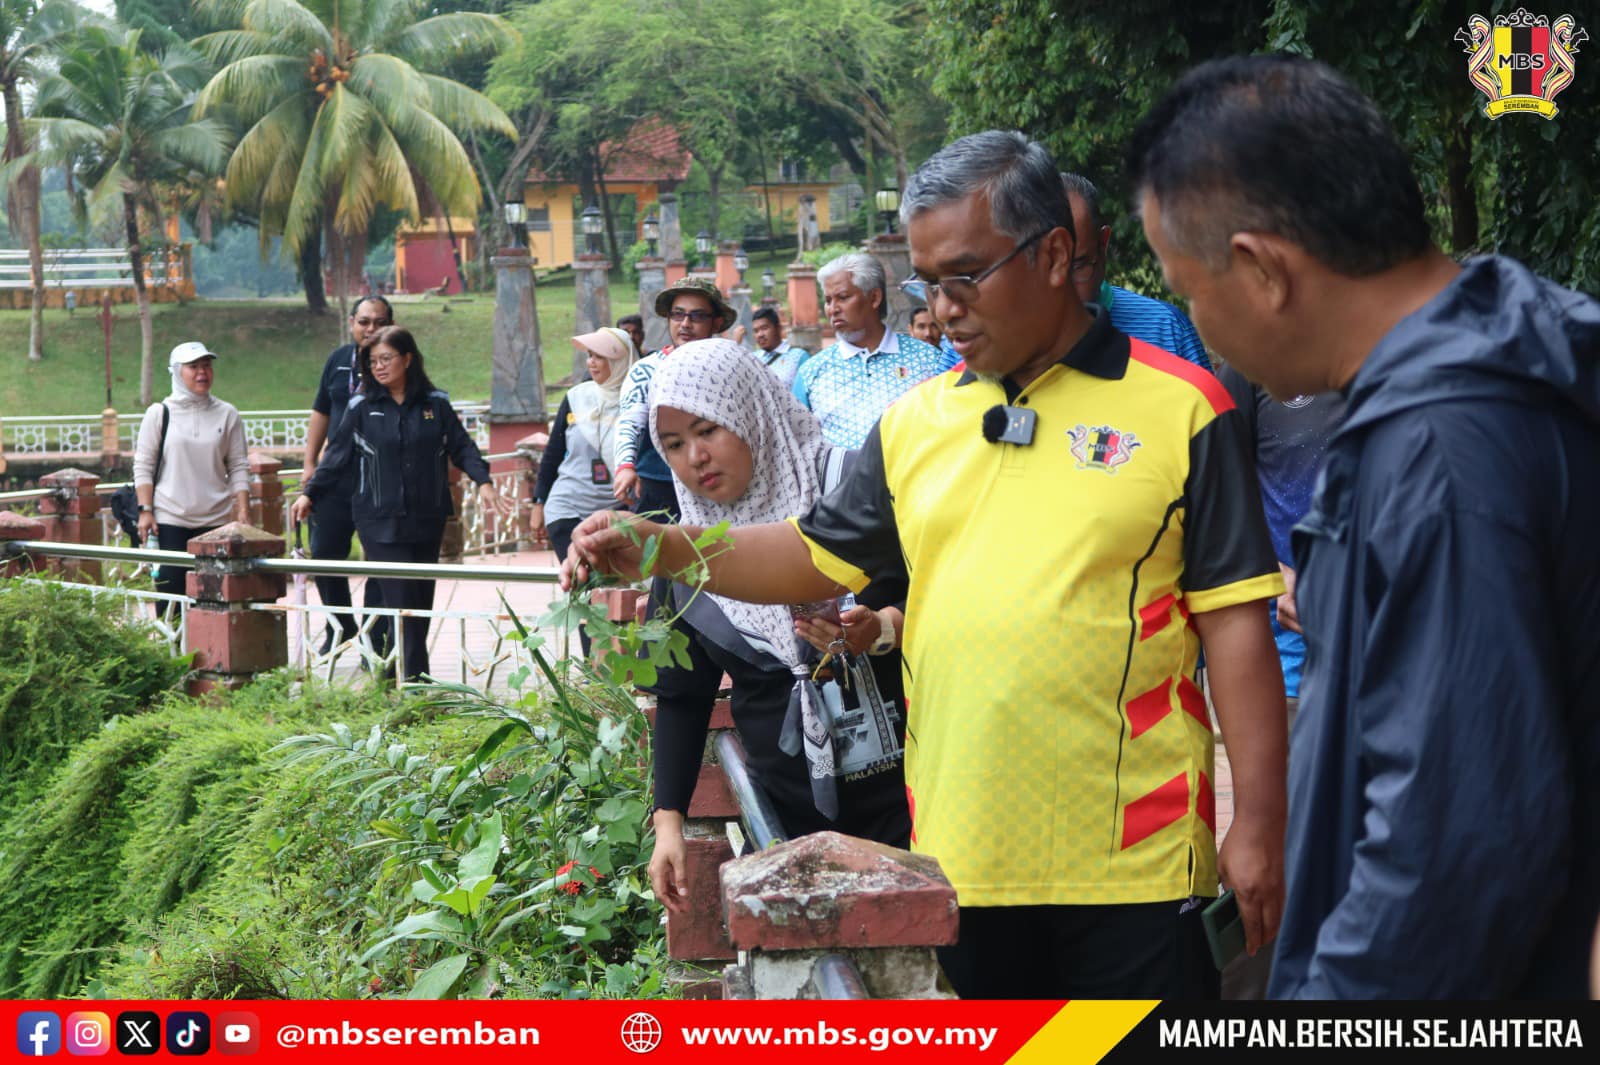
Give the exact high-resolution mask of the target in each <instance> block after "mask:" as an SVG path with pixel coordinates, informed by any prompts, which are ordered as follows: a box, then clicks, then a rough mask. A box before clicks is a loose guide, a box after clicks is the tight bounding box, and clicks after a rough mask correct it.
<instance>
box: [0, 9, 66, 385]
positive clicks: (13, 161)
mask: <svg viewBox="0 0 1600 1065" xmlns="http://www.w3.org/2000/svg"><path fill="white" fill-rule="evenodd" d="M77 23H78V8H77V5H75V4H71V3H67V2H65V0H47V2H46V3H42V4H41V3H39V2H38V0H0V98H3V99H4V100H5V106H6V146H5V154H4V156H3V159H4V162H5V163H6V164H7V173H8V175H12V174H14V176H12V177H11V180H10V181H9V182H8V185H9V188H8V190H7V191H8V195H7V196H6V216H7V220H8V221H9V223H10V225H11V231H12V232H13V233H15V234H17V236H19V237H21V238H22V241H23V243H25V244H26V245H27V246H28V274H29V277H30V280H31V286H30V287H31V289H32V312H33V313H32V317H31V318H30V319H29V322H28V358H30V359H34V360H38V359H42V358H44V250H43V248H42V246H41V245H40V243H39V168H38V166H37V165H34V164H33V163H30V162H27V161H25V160H24V157H25V156H27V155H28V153H29V152H30V151H32V150H33V145H32V144H30V143H29V138H28V134H27V127H26V125H25V124H24V121H23V115H22V85H23V83H24V82H31V81H33V80H35V79H36V78H37V76H38V73H39V64H40V61H41V60H43V59H45V58H47V57H48V56H50V55H51V54H52V53H53V52H54V51H55V50H56V49H58V48H59V47H60V46H61V43H62V41H63V40H64V39H65V38H66V37H67V35H68V34H70V33H72V32H73V31H74V30H75V29H76V28H77Z"/></svg>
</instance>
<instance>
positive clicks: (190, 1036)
mask: <svg viewBox="0 0 1600 1065" xmlns="http://www.w3.org/2000/svg"><path fill="white" fill-rule="evenodd" d="M210 1049H211V1018H210V1017H208V1016H206V1015H205V1014H204V1013H194V1012H190V1011H187V1010H180V1011H178V1012H176V1013H173V1014H170V1015H168V1017H167V1053H169V1054H183V1055H187V1056H191V1057H193V1056H198V1055H200V1054H204V1053H205V1052H206V1051H208V1050H210Z"/></svg>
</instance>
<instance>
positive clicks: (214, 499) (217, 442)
mask: <svg viewBox="0 0 1600 1065" xmlns="http://www.w3.org/2000/svg"><path fill="white" fill-rule="evenodd" d="M216 361H217V354H216V352H214V351H212V350H211V349H209V348H207V347H206V346H205V345H204V344H202V343H200V342H199V341H197V340H191V341H188V342H186V343H183V344H179V345H178V346H177V347H175V348H173V349H172V355H171V356H170V357H169V358H168V359H167V368H168V369H169V370H170V371H171V372H172V394H171V395H169V396H168V397H167V398H166V399H164V400H162V401H161V402H160V403H154V404H151V406H150V409H149V410H147V411H145V412H144V421H143V422H141V423H140V425H139V438H138V443H137V445H136V446H135V448H134V453H133V489H134V492H135V493H136V494H137V495H138V497H139V540H140V541H141V542H145V541H147V540H148V539H149V538H150V534H151V533H152V532H153V533H154V534H155V536H156V541H157V543H159V545H160V546H161V549H162V550H164V551H187V550H188V549H189V548H188V543H189V540H190V539H192V538H193V537H196V536H199V535H200V534H201V533H207V532H210V531H211V530H212V529H215V528H217V527H219V526H221V525H225V524H227V523H228V522H229V521H249V520H250V459H249V455H248V452H247V451H246V449H245V444H244V423H243V422H242V421H241V420H240V419H239V412H238V410H237V409H235V408H234V406H233V404H231V403H224V402H223V401H222V400H220V399H218V398H217V397H215V396H213V395H212V394H211V382H212V379H213V377H214V375H215V370H214V364H215V363H216ZM187 572H188V570H187V568H186V567H183V566H162V567H161V570H160V575H159V576H158V577H157V578H156V591H158V592H170V593H173V594H182V593H183V591H184V574H185V573H187Z"/></svg>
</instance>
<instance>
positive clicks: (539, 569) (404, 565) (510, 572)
mask: <svg viewBox="0 0 1600 1065" xmlns="http://www.w3.org/2000/svg"><path fill="white" fill-rule="evenodd" d="M256 568H257V569H260V570H264V571H266V572H268V573H304V574H308V575H312V576H319V577H392V578H398V579H411V580H419V581H424V580H426V581H440V580H443V581H525V582H530V583H533V584H555V583H556V582H557V581H559V580H560V579H561V570H560V569H558V568H557V567H555V566H464V565H460V564H458V563H447V562H432V563H429V562H341V561H338V560H334V559H327V560H324V559H317V558H261V559H257V560H256Z"/></svg>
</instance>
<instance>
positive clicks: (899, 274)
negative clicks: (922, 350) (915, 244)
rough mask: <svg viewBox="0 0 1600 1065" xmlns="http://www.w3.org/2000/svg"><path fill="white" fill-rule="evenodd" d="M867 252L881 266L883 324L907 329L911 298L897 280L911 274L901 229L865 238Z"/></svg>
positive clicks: (902, 330) (899, 280)
mask: <svg viewBox="0 0 1600 1065" xmlns="http://www.w3.org/2000/svg"><path fill="white" fill-rule="evenodd" d="M867 254H869V255H871V256H872V257H873V258H874V259H876V260H878V262H879V263H880V264H882V266H883V273H884V278H885V281H884V294H883V297H884V299H885V300H886V301H887V303H888V306H887V307H886V308H885V311H884V313H885V317H884V323H885V325H886V326H887V328H888V329H889V330H890V331H891V332H893V331H895V330H899V331H900V332H906V331H908V330H909V329H910V328H911V310H912V306H913V300H912V299H911V297H910V296H908V295H906V294H905V292H904V291H903V290H902V289H901V288H900V282H902V281H904V280H905V279H906V278H908V277H910V276H911V245H910V244H908V243H906V238H905V234H904V233H883V234H879V235H878V236H876V237H873V238H872V239H871V240H869V241H867Z"/></svg>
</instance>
